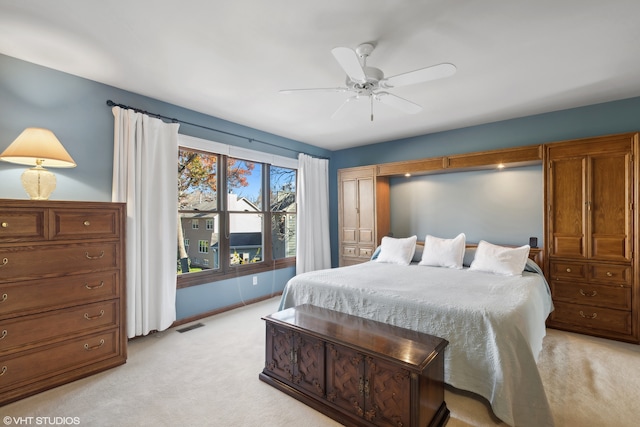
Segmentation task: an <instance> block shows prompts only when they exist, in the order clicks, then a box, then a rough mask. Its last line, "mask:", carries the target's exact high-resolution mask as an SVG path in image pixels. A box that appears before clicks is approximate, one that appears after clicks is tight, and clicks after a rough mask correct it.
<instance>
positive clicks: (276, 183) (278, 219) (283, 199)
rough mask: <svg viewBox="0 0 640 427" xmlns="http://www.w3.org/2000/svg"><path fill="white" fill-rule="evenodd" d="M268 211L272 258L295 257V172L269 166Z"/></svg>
mask: <svg viewBox="0 0 640 427" xmlns="http://www.w3.org/2000/svg"><path fill="white" fill-rule="evenodd" d="M269 184H270V191H269V210H270V214H271V242H272V245H273V258H274V259H280V258H287V257H294V256H296V220H297V219H296V206H297V204H296V170H295V169H288V168H283V167H278V166H271V168H270V170H269Z"/></svg>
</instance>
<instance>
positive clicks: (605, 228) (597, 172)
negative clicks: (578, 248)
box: [587, 152, 632, 262]
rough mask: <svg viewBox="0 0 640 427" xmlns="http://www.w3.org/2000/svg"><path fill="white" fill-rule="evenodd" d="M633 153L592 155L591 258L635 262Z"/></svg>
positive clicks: (588, 211) (590, 173)
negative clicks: (632, 219) (632, 249)
mask: <svg viewBox="0 0 640 427" xmlns="http://www.w3.org/2000/svg"><path fill="white" fill-rule="evenodd" d="M630 156H631V154H630V153H628V152H627V153H613V154H602V155H596V156H590V157H589V165H588V166H589V167H588V171H589V178H588V184H589V190H590V191H589V192H590V197H589V200H588V201H587V215H588V219H589V221H588V224H589V234H590V239H589V240H590V245H589V253H588V257H589V258H591V259H594V260H603V261H604V260H606V261H622V262H629V261H631V235H632V233H631V227H632V222H631V212H632V203H631V198H632V195H631V189H632V186H631V178H630V177H631V170H630V169H631V158H630Z"/></svg>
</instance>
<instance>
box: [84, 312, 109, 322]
mask: <svg viewBox="0 0 640 427" xmlns="http://www.w3.org/2000/svg"><path fill="white" fill-rule="evenodd" d="M102 316H104V310H100V314H96V315H95V316H89V313H85V314H84V318H85V319H87V320H93V319H99V318H101V317H102Z"/></svg>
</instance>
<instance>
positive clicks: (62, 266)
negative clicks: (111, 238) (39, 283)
mask: <svg viewBox="0 0 640 427" xmlns="http://www.w3.org/2000/svg"><path fill="white" fill-rule="evenodd" d="M119 266H120V245H119V244H118V243H116V242H113V243H89V244H77V245H60V246H56V245H50V246H16V247H12V248H8V249H0V283H2V282H6V281H9V280H11V279H24V280H27V279H35V278H42V277H56V276H62V275H65V274H71V273H83V272H84V273H89V272H91V271H94V270H104V269H108V268H118V267H119Z"/></svg>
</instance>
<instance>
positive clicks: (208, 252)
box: [178, 212, 220, 274]
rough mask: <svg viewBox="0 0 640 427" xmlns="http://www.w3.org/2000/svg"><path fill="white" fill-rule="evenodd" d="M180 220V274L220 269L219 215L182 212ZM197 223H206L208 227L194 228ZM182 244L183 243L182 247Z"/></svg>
mask: <svg viewBox="0 0 640 427" xmlns="http://www.w3.org/2000/svg"><path fill="white" fill-rule="evenodd" d="M179 218H180V226H181V227H180V228H179V230H178V274H185V273H193V272H196V271H202V270H208V269H218V268H220V241H219V238H220V233H219V231H220V221H219V220H220V217H219V215H218V214H217V213H201V212H180V214H179ZM195 222H198V223H206V224H207V227H193V224H194V223H195ZM209 226H211V228H209ZM180 242H183V245H182V246H181V245H180ZM191 242H193V245H192V244H190V243H191ZM196 243H197V244H196Z"/></svg>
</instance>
